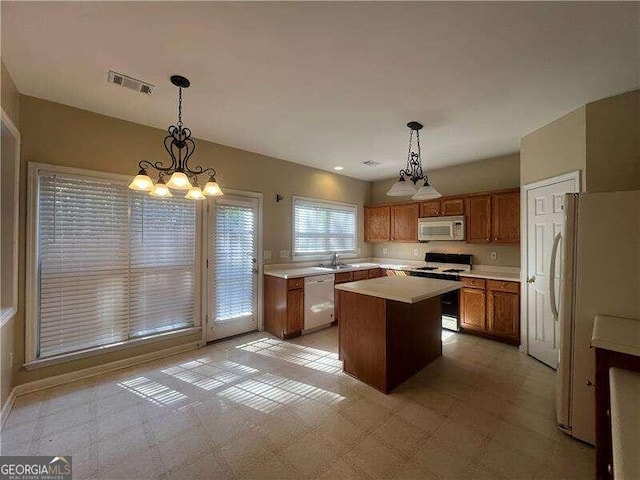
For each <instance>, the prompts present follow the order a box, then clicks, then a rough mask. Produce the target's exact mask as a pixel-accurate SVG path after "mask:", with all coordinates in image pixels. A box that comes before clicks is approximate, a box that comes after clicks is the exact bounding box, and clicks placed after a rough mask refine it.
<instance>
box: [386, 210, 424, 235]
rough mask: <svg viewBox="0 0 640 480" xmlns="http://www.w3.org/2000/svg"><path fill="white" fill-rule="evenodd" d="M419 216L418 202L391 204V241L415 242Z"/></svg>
mask: <svg viewBox="0 0 640 480" xmlns="http://www.w3.org/2000/svg"><path fill="white" fill-rule="evenodd" d="M419 216H420V207H419V204H418V203H403V204H400V205H393V206H391V241H393V242H417V241H418V218H419Z"/></svg>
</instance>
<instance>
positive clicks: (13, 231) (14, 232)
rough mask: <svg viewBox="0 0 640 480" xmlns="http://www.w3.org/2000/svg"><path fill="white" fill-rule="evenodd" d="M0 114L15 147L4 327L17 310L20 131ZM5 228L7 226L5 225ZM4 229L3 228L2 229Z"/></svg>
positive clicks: (2, 314) (0, 314)
mask: <svg viewBox="0 0 640 480" xmlns="http://www.w3.org/2000/svg"><path fill="white" fill-rule="evenodd" d="M0 116H1V117H2V123H3V124H4V126H5V127H7V129H8V130H9V132H10V133H11V135H12V136H13V139H14V142H15V148H14V151H13V154H14V158H13V169H14V172H13V205H12V206H13V223H12V224H11V225H9V230H10V235H11V245H12V246H11V248H12V252H13V258H12V265H11V270H12V272H13V278H12V281H11V288H12V292H11V297H12V298H11V306H10V307H8V308H5V309H4V310H1V309H0V327H4V326H5V325H6V324H7V323H9V322H10V321H11V320H12V319H13V318H14V317H15V315H16V313H17V312H18V288H19V284H18V256H19V249H18V244H19V230H20V220H19V217H20V146H21V145H20V144H21V138H20V131H19V130H18V129H17V127H16V126H15V124H14V123H13V121H12V120H11V118H10V117H9V115H8V114H7V113H6V112H5V111H4V109H3V108H0ZM5 228H7V226H6V225H5ZM3 230H4V229H3Z"/></svg>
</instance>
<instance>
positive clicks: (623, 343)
mask: <svg viewBox="0 0 640 480" xmlns="http://www.w3.org/2000/svg"><path fill="white" fill-rule="evenodd" d="M591 346H592V347H595V348H603V349H606V350H611V351H613V352H619V353H626V354H628V355H635V356H640V319H633V318H622V317H612V316H609V315H596V316H595V319H594V322H593V334H592V335H591Z"/></svg>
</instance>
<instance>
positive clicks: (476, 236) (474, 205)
mask: <svg viewBox="0 0 640 480" xmlns="http://www.w3.org/2000/svg"><path fill="white" fill-rule="evenodd" d="M466 207H467V213H466V216H467V219H466V221H467V243H489V242H490V241H491V195H490V194H483V195H470V196H468V197H467V199H466Z"/></svg>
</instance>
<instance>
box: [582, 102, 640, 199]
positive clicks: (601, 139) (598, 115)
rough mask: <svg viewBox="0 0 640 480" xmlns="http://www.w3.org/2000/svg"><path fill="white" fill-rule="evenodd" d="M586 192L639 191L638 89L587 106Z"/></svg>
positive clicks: (639, 107)
mask: <svg viewBox="0 0 640 480" xmlns="http://www.w3.org/2000/svg"><path fill="white" fill-rule="evenodd" d="M586 112H587V117H586V119H587V123H586V131H587V138H586V140H587V147H586V148H587V150H586V151H587V167H586V168H587V172H588V177H587V191H589V192H606V191H613V190H635V189H640V90H635V91H633V92H628V93H625V94H622V95H616V96H614V97H609V98H604V99H602V100H598V101H596V102H592V103H589V104H587V107H586Z"/></svg>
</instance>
